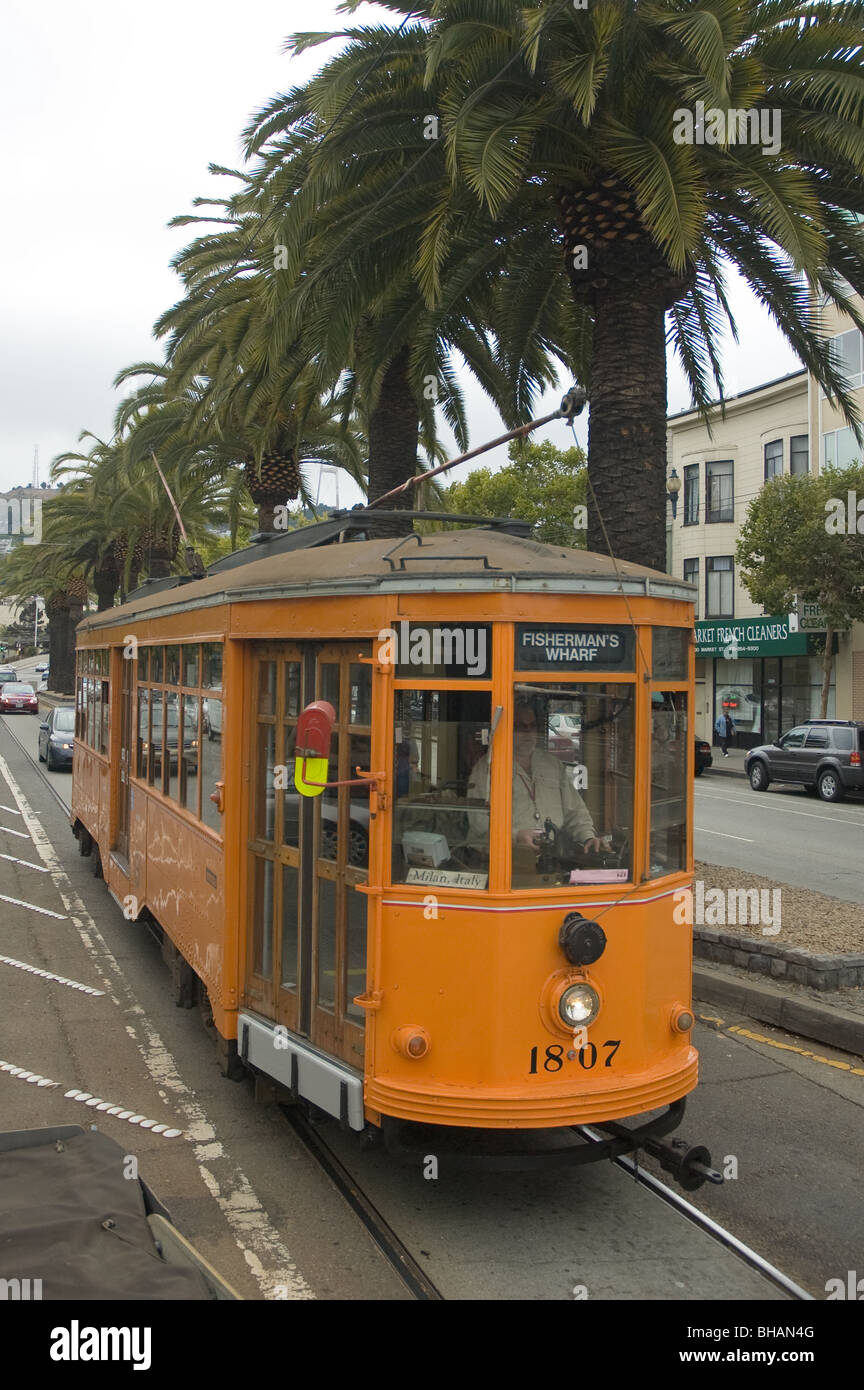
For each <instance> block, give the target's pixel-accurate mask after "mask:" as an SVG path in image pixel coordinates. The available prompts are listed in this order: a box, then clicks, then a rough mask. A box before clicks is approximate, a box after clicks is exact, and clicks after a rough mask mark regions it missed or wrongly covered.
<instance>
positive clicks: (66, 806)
mask: <svg viewBox="0 0 864 1390" xmlns="http://www.w3.org/2000/svg"><path fill="white" fill-rule="evenodd" d="M3 726H4V728H5V729H6V732H7V733H8V734H9V737H10V738H11V739H12V741H13V742H14V743H15V744H17V746H18V748H19V749H20V751H21V752H22V753H23V754H24V756H25V758H28V759H29V761H30V763H31V764H32V766H33V770H34V772H36V773H38V775H39V777H40V778H41V780H42V781H43V782H44V784H45V786H46V787H47V788H48V790H49V791H50V793H51V795H52V796H53V797H54V799H55V801H56V802H57V803H58V805H59V806H61V807H62V809H63V812H64V814H65V815H67V816H68V814H69V802H68V801H66V800H64V798H63V797H62V796H61V795H60V793H59V792H58V790H57V788H56V787H55V786H54V783H53V782H52V781H51V779H50V777H49V776H48V774H47V773H46V772H45V770H44V768H43V767H42V764H41V763H40V762H39V759H38V758H34V757H33V754H32V753H31V752H30V749H29V748H25V746H24V744H23V743H22V742H21V740H20V738H19V737H18V735H17V734H16V733H15V731H14V729H13V728H12V726H11V724H10V722H9V720H8V719H6V718H4V720H3Z"/></svg>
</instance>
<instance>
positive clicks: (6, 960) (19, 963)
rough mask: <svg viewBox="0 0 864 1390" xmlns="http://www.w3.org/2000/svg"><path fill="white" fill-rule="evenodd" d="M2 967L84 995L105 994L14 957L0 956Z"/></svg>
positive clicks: (101, 990) (102, 991) (102, 990)
mask: <svg viewBox="0 0 864 1390" xmlns="http://www.w3.org/2000/svg"><path fill="white" fill-rule="evenodd" d="M64 920H65V919H64ZM0 965H13V966H14V967H15V969H16V970H26V971H27V974H28V975H38V976H39V978H40V979H42V980H53V981H54V983H55V984H58V985H68V986H69V988H70V989H78V990H80V991H81V992H82V994H98V995H101V996H104V994H105V991H104V989H94V988H93V986H92V985H82V984H81V982H80V980H67V979H66V976H65V975H54V974H52V972H51V971H50V970H41V969H40V968H39V966H38V965H28V964H27V962H26V961H23V960H14V959H13V958H12V956H0Z"/></svg>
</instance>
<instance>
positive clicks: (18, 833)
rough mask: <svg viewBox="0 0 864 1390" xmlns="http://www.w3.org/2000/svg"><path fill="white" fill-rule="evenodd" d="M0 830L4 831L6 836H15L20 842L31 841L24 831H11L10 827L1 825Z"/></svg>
mask: <svg viewBox="0 0 864 1390" xmlns="http://www.w3.org/2000/svg"><path fill="white" fill-rule="evenodd" d="M0 830H2V831H3V834H4V835H15V836H16V837H17V838H18V839H19V840H29V839H30V836H29V835H26V834H25V833H24V831H23V830H10V829H9V827H8V825H0Z"/></svg>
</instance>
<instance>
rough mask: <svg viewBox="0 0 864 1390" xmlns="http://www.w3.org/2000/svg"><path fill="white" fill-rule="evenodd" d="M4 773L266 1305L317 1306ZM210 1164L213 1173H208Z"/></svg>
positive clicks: (2, 765) (0, 766)
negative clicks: (304, 1302)
mask: <svg viewBox="0 0 864 1390" xmlns="http://www.w3.org/2000/svg"><path fill="white" fill-rule="evenodd" d="M0 773H2V775H3V777H4V778H5V780H6V783H7V785H8V787H9V790H10V791H11V793H12V798H13V800H14V801H15V802H17V804H18V807H19V809H20V812H21V815H22V816H23V818H24V824H25V825H26V826H27V828H28V830H29V831H30V835H31V837H32V840H33V843H34V845H35V846H36V852H37V853H38V855H39V857H40V859H41V860H42V861H43V863H44V864H45V865H46V866H47V867H48V870H49V872H50V874H51V878H52V880H53V882H54V886H55V888H56V889H57V892H58V894H59V896H60V899H61V901H62V903H63V906H64V907H65V908H66V910H67V912H68V913H69V914H70V920H71V921H72V923H73V924H74V926H75V928H76V930H77V931H78V935H79V936H80V938H81V941H82V944H83V946H84V949H85V950H86V951H87V954H88V956H89V957H90V960H91V962H92V965H93V968H94V970H95V971H96V973H97V975H99V977H100V978H101V980H102V982H103V984H104V985H105V990H106V993H107V994H108V995H109V996H110V998H111V999H112V1000H113V1002H114V1003H115V1004H116V1005H117V1008H118V1009H119V1010H120V1011H121V1013H122V1014H123V1016H124V1018H125V1020H126V1023H125V1027H126V1032H127V1033H128V1035H129V1037H130V1038H131V1039H132V1041H133V1042H134V1043H135V1046H136V1047H137V1049H138V1051H139V1053H140V1055H141V1058H142V1060H143V1062H144V1065H145V1066H146V1068H147V1071H148V1072H149V1074H150V1076H151V1078H152V1079H153V1081H154V1082H155V1084H156V1087H157V1089H158V1091H159V1095H160V1096H161V1097H162V1100H163V1101H164V1102H165V1104H166V1105H173V1106H174V1107H175V1108H176V1109H177V1110H179V1111H180V1113H181V1114H182V1115H183V1118H184V1121H185V1123H186V1133H187V1134H188V1135H189V1137H190V1138H191V1139H192V1141H193V1142H194V1144H195V1150H194V1152H195V1158H196V1162H197V1165H198V1171H199V1173H200V1174H201V1178H202V1181H203V1182H204V1183H205V1185H206V1187H207V1189H208V1191H209V1192H210V1194H211V1196H212V1197H213V1198H214V1200H215V1201H216V1203H217V1204H218V1206H219V1208H220V1210H221V1212H222V1214H223V1216H224V1217H225V1220H226V1222H227V1223H228V1226H229V1228H230V1230H231V1234H232V1236H233V1238H234V1240H235V1242H236V1244H237V1246H238V1248H239V1249H240V1251H241V1252H242V1254H243V1257H244V1259H245V1261H246V1263H247V1265H248V1266H249V1270H250V1273H251V1274H252V1277H253V1278H254V1279H255V1280H256V1281H257V1283H258V1286H259V1288H260V1289H261V1292H262V1294H263V1295H264V1297H265V1298H267V1297H278V1298H280V1299H313V1298H314V1297H315V1294H314V1292H313V1290H312V1289H311V1287H310V1286H309V1284H308V1283H307V1282H306V1280H305V1279H304V1278H303V1275H302V1274H301V1273H300V1271H299V1270H298V1269H297V1266H296V1265H295V1263H294V1261H293V1259H292V1258H291V1255H290V1254H289V1252H288V1250H287V1249H286V1248H285V1246H284V1245H283V1243H282V1240H281V1237H280V1236H279V1233H278V1231H277V1230H276V1229H275V1227H274V1226H273V1225H272V1223H271V1221H270V1218H269V1216H268V1215H267V1213H266V1211H265V1210H264V1208H263V1207H262V1205H261V1203H260V1201H259V1199H258V1197H257V1195H256V1194H255V1192H254V1191H253V1189H252V1187H251V1185H250V1183H249V1180H248V1178H247V1177H246V1174H245V1173H244V1172H243V1170H242V1169H241V1168H240V1166H239V1164H236V1163H234V1162H233V1161H232V1160H231V1158H230V1157H229V1156H228V1155H227V1154H226V1153H225V1152H224V1150H223V1148H222V1146H221V1144H219V1145H218V1148H219V1153H218V1154H214V1152H213V1149H214V1142H217V1141H216V1132H215V1130H214V1129H213V1126H212V1125H211V1124H210V1122H209V1120H208V1119H207V1115H206V1113H205V1111H204V1108H203V1106H202V1105H201V1103H200V1101H199V1100H198V1099H197V1097H196V1095H195V1093H194V1092H193V1091H191V1090H190V1089H189V1087H188V1086H187V1085H186V1083H185V1082H184V1081H183V1079H182V1078H181V1076H180V1074H179V1072H178V1070H177V1064H176V1063H175V1061H174V1058H173V1057H172V1055H171V1053H170V1052H169V1051H168V1049H167V1048H166V1046H165V1044H164V1043H163V1042H162V1039H161V1038H160V1037H159V1034H158V1033H157V1032H156V1030H155V1028H154V1027H153V1026H152V1024H151V1023H150V1020H149V1019H148V1018H147V1015H146V1014H145V1012H144V1010H143V1009H142V1007H141V1005H140V1004H139V1003H138V1002H137V1000H136V998H135V995H134V994H133V992H132V990H131V988H130V986H129V984H128V983H127V981H126V977H125V976H124V974H123V971H122V968H121V966H120V965H119V963H118V961H117V959H116V958H115V956H114V955H113V953H112V952H111V950H110V949H109V946H108V943H107V942H106V940H105V938H104V937H103V936H102V933H101V932H100V931H99V928H98V927H97V926H96V923H95V922H94V921H93V918H92V917H91V916H90V913H89V912H88V911H87V908H86V907H85V905H84V903H83V901H82V900H81V898H80V897H79V896H78V894H77V893H76V892H75V889H74V888H73V886H72V884H71V882H70V880H69V876H68V875H67V873H66V871H65V869H64V868H63V865H62V864H61V863H60V860H59V858H58V857H57V853H56V851H55V850H54V847H53V845H52V844H51V841H50V840H49V839H48V836H47V835H46V833H45V831H44V830H43V828H42V826H41V825H40V824H39V822H38V820H37V819H36V816H35V815H34V813H33V811H32V809H31V807H30V804H29V802H28V801H27V798H26V797H25V796H24V793H23V792H22V791H21V789H20V787H19V786H18V783H17V782H16V781H15V779H14V777H13V776H12V773H11V772H10V770H9V766H8V764H7V762H6V760H5V758H3V757H0ZM132 1020H134V1022H133V1021H132ZM58 1084H59V1083H58ZM169 1093H170V1094H169ZM110 1110H111V1107H109V1110H108V1111H107V1112H106V1113H110ZM131 1113H132V1112H131V1111H118V1118H120V1119H128V1118H129V1116H130V1115H131ZM205 1155H206V1159H205ZM205 1161H206V1162H207V1167H205V1166H204V1162H205ZM214 1166H217V1172H216V1174H215V1175H214V1173H213V1172H212V1171H211V1170H212V1168H213V1167H214Z"/></svg>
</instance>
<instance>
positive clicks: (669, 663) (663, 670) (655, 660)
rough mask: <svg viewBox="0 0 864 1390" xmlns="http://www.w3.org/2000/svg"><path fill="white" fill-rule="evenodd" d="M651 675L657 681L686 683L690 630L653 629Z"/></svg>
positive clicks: (681, 628)
mask: <svg viewBox="0 0 864 1390" xmlns="http://www.w3.org/2000/svg"><path fill="white" fill-rule="evenodd" d="M652 640H653V651H652V661H651V673H652V676H653V678H654V680H655V681H686V679H687V670H688V653H689V650H690V629H689V628H683V627H655V628H654V629H653V639H652Z"/></svg>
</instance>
